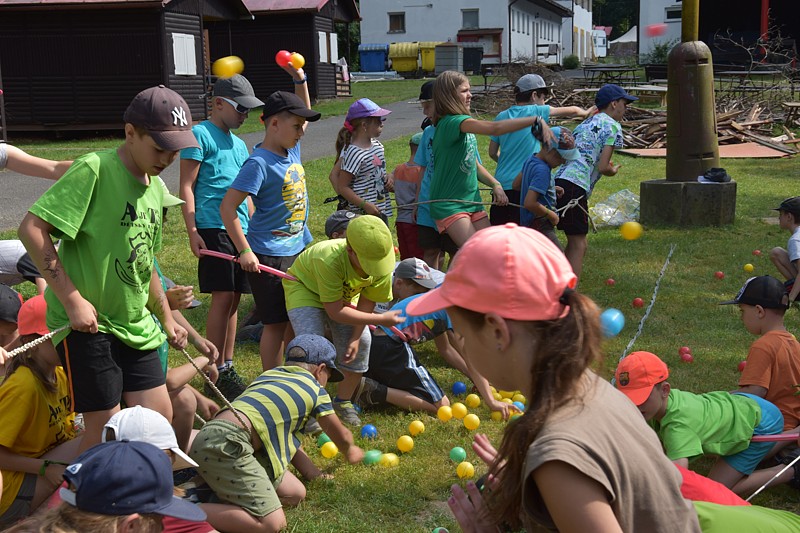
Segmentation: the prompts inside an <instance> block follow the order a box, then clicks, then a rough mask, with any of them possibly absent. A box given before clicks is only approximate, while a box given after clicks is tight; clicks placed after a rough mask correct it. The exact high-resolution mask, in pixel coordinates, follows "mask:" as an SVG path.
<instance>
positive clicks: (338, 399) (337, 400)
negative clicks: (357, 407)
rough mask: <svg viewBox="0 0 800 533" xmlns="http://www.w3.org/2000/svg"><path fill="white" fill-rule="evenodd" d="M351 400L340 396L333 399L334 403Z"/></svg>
mask: <svg viewBox="0 0 800 533" xmlns="http://www.w3.org/2000/svg"><path fill="white" fill-rule="evenodd" d="M349 401H350V400H343V399H342V398H339V397H338V396H337V397H335V398H334V399H333V403H345V402H349Z"/></svg>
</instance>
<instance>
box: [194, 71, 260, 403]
mask: <svg viewBox="0 0 800 533" xmlns="http://www.w3.org/2000/svg"><path fill="white" fill-rule="evenodd" d="M262 105H264V102H262V101H261V100H259V99H258V98H256V95H255V92H254V91H253V86H252V85H250V82H249V81H248V80H247V78H245V77H244V76H242V75H240V74H235V75H233V76H231V77H230V78H219V79H218V80H217V81H216V83H214V89H213V91H212V94H211V118H209V119H208V120H204V121H203V122H201V123H200V124H198V125H197V126H195V127H193V128H192V133H194V136H195V137H196V138H197V142H198V144H199V145H200V146H199V148H185V149H183V150H181V181H180V197H181V198H182V199H183V200H184V201H185V203H184V204H183V206H182V207H181V209H182V210H183V220H184V222H185V224H186V231H187V232H188V233H189V246H191V248H192V253H193V254H194V255H195V257H197V258H198V263H197V278H198V280H199V282H200V292H202V293H206V294H208V293H211V307H210V308H209V310H208V319H207V320H206V335H207V336H208V339H209V340H210V341H211V342H213V343H214V345H215V346H216V347H217V349H218V350H219V353H220V354H221V355H222V357H220V360H219V361H213V363H214V364H216V365H217V367H218V369H219V371H220V372H219V381H218V383H217V387H218V388H219V389H220V391H221V392H222V393H223V394H225V396H227V397H229V398H235V397H236V396H238V395H239V394H240V393H241V392H242V391H243V390H244V389H245V386H246V385H245V383H244V381H243V380H242V378H241V377H240V376H239V374H237V373H236V370H235V369H234V367H233V347H234V344H235V340H234V339H235V337H236V322H237V311H238V308H239V300H240V299H241V296H242V294H250V285H249V284H248V283H247V276H246V275H245V273H244V272H243V271H242V268H241V266H239V264H238V263H234V262H232V261H226V260H224V259H218V258H215V257H208V256H201V255H200V250H203V249H209V250H213V251H215V252H224V253H226V254H232V255H236V248H235V247H234V245H233V243H232V242H231V239H230V237H229V236H228V233H227V232H226V231H225V225H224V224H223V223H222V219H221V218H220V214H219V205H220V203H221V202H222V197H223V196H225V193H226V191H227V190H228V187H230V185H231V183H232V182H233V179H234V178H235V177H236V174H238V173H239V170H241V168H242V164H243V163H244V162H245V160H246V159H247V157H248V155H249V153H248V151H247V146H246V145H245V143H244V141H243V140H241V139H240V138H239V137H237V136H236V135H234V134H233V132H231V130H235V129H237V128H239V127H240V126H241V125H242V124H243V123H244V121H245V120H247V115H248V113H249V112H250V110H251V109H253V108H255V107H260V106H262ZM236 214H237V216H238V218H239V223H240V224H241V226H242V231H243V232H244V233H245V234H247V224H248V221H249V218H250V215H249V213H248V204H247V203H242V204H241V205H239V206H238V208H237V210H236Z"/></svg>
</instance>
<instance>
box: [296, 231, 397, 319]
mask: <svg viewBox="0 0 800 533" xmlns="http://www.w3.org/2000/svg"><path fill="white" fill-rule="evenodd" d="M288 273H289V274H291V275H292V276H294V277H296V278H297V279H298V281H289V280H286V279H284V280H283V290H284V292H285V293H286V309H287V310H290V309H297V308H298V307H318V308H323V307H324V306H323V304H326V303H332V302H338V301H339V300H344V301H345V302H353V300H354V299H355V298H356V297H357V296H358V295H359V294H363V295H364V297H365V298H367V299H369V300H372V301H373V302H388V301H389V300H391V299H392V275H391V274H388V275H386V276H383V277H381V278H373V277H372V276H367V277H365V278H362V277H361V276H360V275H359V274H358V273H357V272H356V271H355V269H354V268H353V265H352V263H350V258H349V257H347V241H345V240H344V239H331V240H328V241H322V242H319V243H317V244H315V245H313V246H311V247H310V248H308V249H306V250H305V251H304V252H303V253H301V254H300V255H299V256H298V257H297V259H296V260H295V262H294V264H292V266H290V267H289V270H288Z"/></svg>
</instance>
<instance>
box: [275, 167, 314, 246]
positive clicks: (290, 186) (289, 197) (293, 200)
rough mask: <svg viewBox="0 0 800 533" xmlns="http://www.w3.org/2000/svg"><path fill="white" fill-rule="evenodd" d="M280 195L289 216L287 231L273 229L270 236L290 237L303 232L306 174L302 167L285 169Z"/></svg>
mask: <svg viewBox="0 0 800 533" xmlns="http://www.w3.org/2000/svg"><path fill="white" fill-rule="evenodd" d="M281 195H282V197H283V203H284V205H285V206H286V210H287V211H288V212H289V216H288V217H287V218H286V225H287V226H288V228H289V231H288V232H287V231H284V230H283V229H274V230H272V234H273V235H275V236H277V237H291V236H292V235H296V234H298V233H300V232H301V231H303V227H304V226H305V220H306V174H305V170H304V169H303V165H300V164H298V163H294V164H292V165H290V166H289V168H288V169H286V175H285V176H284V177H283V187H282V188H281Z"/></svg>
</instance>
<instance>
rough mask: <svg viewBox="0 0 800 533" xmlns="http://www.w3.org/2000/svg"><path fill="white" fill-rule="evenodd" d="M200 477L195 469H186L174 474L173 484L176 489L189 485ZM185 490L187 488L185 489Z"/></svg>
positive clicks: (176, 471)
mask: <svg viewBox="0 0 800 533" xmlns="http://www.w3.org/2000/svg"><path fill="white" fill-rule="evenodd" d="M197 476H198V474H197V470H195V469H194V468H191V467H190V468H184V469H182V470H175V471H174V472H172V484H173V485H175V486H176V487H180V486H181V485H184V484H187V483H189V482H190V481H191V480H193V479H194V478H196V477H197ZM183 488H185V487H183Z"/></svg>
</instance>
